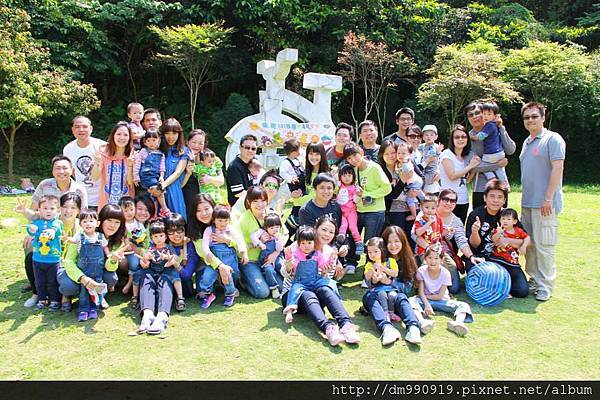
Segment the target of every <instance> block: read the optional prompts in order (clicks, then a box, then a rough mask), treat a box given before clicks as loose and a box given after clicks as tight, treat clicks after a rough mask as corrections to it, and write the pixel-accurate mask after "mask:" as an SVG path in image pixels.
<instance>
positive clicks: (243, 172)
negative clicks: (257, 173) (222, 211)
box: [227, 156, 252, 205]
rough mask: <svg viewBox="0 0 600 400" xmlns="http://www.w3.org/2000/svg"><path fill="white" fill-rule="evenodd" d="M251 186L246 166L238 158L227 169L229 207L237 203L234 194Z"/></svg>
mask: <svg viewBox="0 0 600 400" xmlns="http://www.w3.org/2000/svg"><path fill="white" fill-rule="evenodd" d="M250 186H252V179H251V177H250V170H249V169H248V164H246V163H245V162H243V161H242V159H241V158H240V157H239V156H238V157H236V158H235V159H234V160H233V161H232V162H231V163H230V164H229V166H228V167H227V200H228V201H229V204H230V205H233V204H234V203H235V202H236V201H237V197H235V195H236V194H239V193H241V192H243V191H244V190H246V189H248V188H249V187H250Z"/></svg>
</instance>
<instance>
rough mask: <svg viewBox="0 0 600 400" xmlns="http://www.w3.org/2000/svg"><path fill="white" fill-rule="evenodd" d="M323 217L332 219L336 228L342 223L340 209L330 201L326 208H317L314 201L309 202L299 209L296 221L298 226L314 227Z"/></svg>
mask: <svg viewBox="0 0 600 400" xmlns="http://www.w3.org/2000/svg"><path fill="white" fill-rule="evenodd" d="M323 215H329V216H330V217H332V218H333V219H334V220H335V225H336V227H337V228H339V227H340V224H341V223H342V209H341V208H340V205H339V204H338V203H336V202H335V201H330V202H329V204H327V206H326V207H319V206H318V205H316V204H315V201H314V200H310V201H309V202H308V203H306V204H305V205H303V206H302V208H300V211H299V212H298V221H299V224H300V225H308V226H315V223H316V222H317V219H319V218H320V217H322V216H323Z"/></svg>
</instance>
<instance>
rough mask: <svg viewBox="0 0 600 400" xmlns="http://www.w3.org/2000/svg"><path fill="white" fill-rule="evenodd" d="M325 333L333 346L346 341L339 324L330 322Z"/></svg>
mask: <svg viewBox="0 0 600 400" xmlns="http://www.w3.org/2000/svg"><path fill="white" fill-rule="evenodd" d="M325 335H326V336H327V340H328V341H329V344H330V345H332V346H339V345H340V343H342V342H344V337H343V336H342V335H341V334H340V330H339V329H338V327H337V325H334V324H329V326H327V330H326V331H325Z"/></svg>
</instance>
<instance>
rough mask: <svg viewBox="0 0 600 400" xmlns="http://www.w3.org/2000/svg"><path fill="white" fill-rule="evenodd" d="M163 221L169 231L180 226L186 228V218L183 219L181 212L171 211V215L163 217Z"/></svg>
mask: <svg viewBox="0 0 600 400" xmlns="http://www.w3.org/2000/svg"><path fill="white" fill-rule="evenodd" d="M163 222H164V223H165V229H166V230H167V232H168V231H171V230H176V229H178V228H182V229H184V230H185V219H183V216H182V215H181V214H177V213H171V215H170V216H168V217H166V218H163Z"/></svg>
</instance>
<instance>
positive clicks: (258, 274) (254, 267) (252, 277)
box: [240, 261, 283, 299]
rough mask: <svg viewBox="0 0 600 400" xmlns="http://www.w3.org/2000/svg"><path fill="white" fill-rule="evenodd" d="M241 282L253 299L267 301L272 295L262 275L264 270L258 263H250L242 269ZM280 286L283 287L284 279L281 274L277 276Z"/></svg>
mask: <svg viewBox="0 0 600 400" xmlns="http://www.w3.org/2000/svg"><path fill="white" fill-rule="evenodd" d="M240 272H241V280H242V283H243V284H244V286H245V287H246V290H247V291H248V293H250V295H251V296H252V297H255V298H257V299H266V298H267V297H269V295H270V293H271V292H270V290H269V285H268V284H267V282H266V281H265V278H264V277H263V274H262V268H261V267H260V265H259V264H258V262H256V261H250V262H249V263H248V264H246V265H242V266H241V267H240ZM275 279H276V280H277V284H278V286H279V287H280V288H281V287H282V285H283V278H282V277H281V275H279V274H275Z"/></svg>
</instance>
